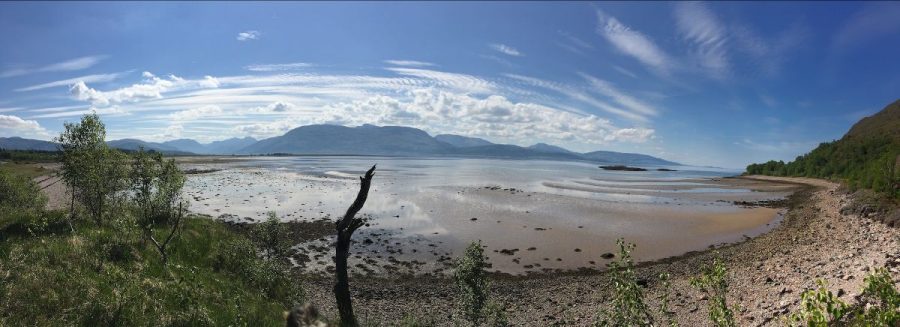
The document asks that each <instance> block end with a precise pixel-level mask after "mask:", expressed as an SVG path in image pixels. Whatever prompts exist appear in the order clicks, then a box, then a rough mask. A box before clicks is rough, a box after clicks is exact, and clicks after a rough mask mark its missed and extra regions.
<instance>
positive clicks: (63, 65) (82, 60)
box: [0, 55, 106, 78]
mask: <svg viewBox="0 0 900 327" xmlns="http://www.w3.org/2000/svg"><path fill="white" fill-rule="evenodd" d="M103 59H106V56H102V55H98V56H86V57H79V58H74V59H69V60H66V61H62V62H58V63H54V64H50V65H47V66H43V67H33V68H29V67H19V68H13V69H9V70H5V71H3V72H0V78H5V77H15V76H22V75H29V74H34V73H47V72H64V71H76V70H82V69H87V68H90V67H92V66H94V65H96V64H97V63H99V62H100V61H102V60H103Z"/></svg>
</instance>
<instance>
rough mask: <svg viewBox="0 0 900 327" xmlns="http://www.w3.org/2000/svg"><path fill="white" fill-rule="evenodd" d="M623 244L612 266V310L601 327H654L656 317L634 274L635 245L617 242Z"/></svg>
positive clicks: (603, 316) (602, 317) (604, 315)
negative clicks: (633, 257)
mask: <svg viewBox="0 0 900 327" xmlns="http://www.w3.org/2000/svg"><path fill="white" fill-rule="evenodd" d="M616 244H618V245H619V259H617V260H615V261H613V262H610V263H609V265H608V268H609V276H610V279H611V282H612V283H611V284H612V285H613V299H612V304H611V308H610V309H608V310H603V311H601V313H600V320H599V321H598V323H597V325H600V326H650V325H652V323H653V316H652V315H651V312H650V308H649V307H648V306H647V304H646V303H645V302H644V290H643V289H642V288H641V286H640V285H639V284H638V281H637V276H636V275H635V273H634V262H633V261H632V259H631V251H633V250H634V244H631V243H626V242H625V240H623V239H618V240H616Z"/></svg>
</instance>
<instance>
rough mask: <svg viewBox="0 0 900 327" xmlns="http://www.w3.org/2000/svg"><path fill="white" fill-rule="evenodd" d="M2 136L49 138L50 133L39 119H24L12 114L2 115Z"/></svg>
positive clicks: (0, 125) (0, 122)
mask: <svg viewBox="0 0 900 327" xmlns="http://www.w3.org/2000/svg"><path fill="white" fill-rule="evenodd" d="M0 136H19V137H34V138H40V139H48V138H49V137H50V134H49V133H47V130H46V129H44V128H43V127H41V125H40V124H38V122H37V121H34V120H24V119H22V118H19V117H17V116H11V115H0Z"/></svg>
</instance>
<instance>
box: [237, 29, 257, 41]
mask: <svg viewBox="0 0 900 327" xmlns="http://www.w3.org/2000/svg"><path fill="white" fill-rule="evenodd" d="M261 35H262V34H261V33H259V31H246V32H240V33H238V35H237V37H236V38H237V40H238V41H250V40H256V39H259V37H260V36H261Z"/></svg>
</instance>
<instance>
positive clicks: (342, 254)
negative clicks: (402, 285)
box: [334, 166, 375, 326]
mask: <svg viewBox="0 0 900 327" xmlns="http://www.w3.org/2000/svg"><path fill="white" fill-rule="evenodd" d="M374 175H375V166H372V168H371V169H369V171H367V172H366V175H365V176H361V177H360V178H359V180H360V182H361V185H360V187H359V193H358V194H357V195H356V200H355V201H353V204H352V205H350V208H347V213H346V214H344V217H343V218H341V220H338V221H337V223H335V229H336V230H337V246H336V250H335V256H334V266H335V283H334V298H335V300H336V301H337V307H338V311H339V312H340V314H341V326H359V323H358V322H357V321H356V316H354V315H353V303H352V302H351V299H350V282H349V280H348V276H347V257H349V256H350V238H351V237H352V236H353V232H355V231H356V229H357V228H359V227H360V226H362V225H363V224H365V220H363V219H362V218H356V217H355V216H356V213H357V212H359V210H360V209H362V207H363V205H364V204H365V203H366V198H368V196H369V186H371V184H372V176H374Z"/></svg>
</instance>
